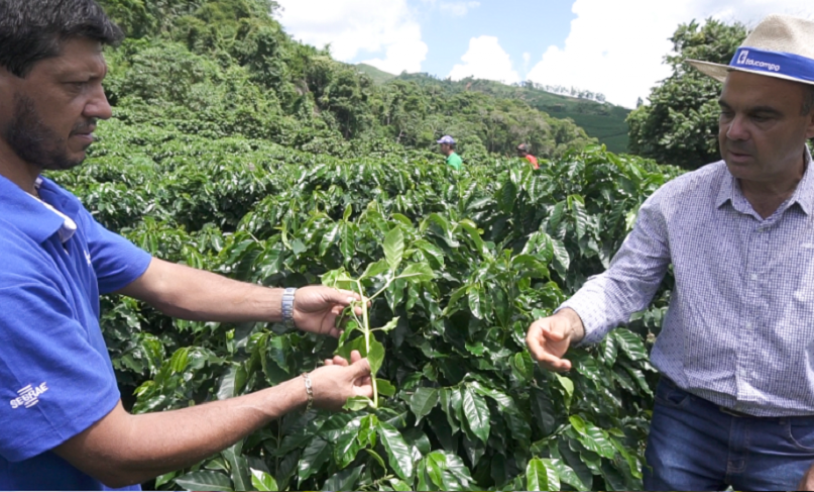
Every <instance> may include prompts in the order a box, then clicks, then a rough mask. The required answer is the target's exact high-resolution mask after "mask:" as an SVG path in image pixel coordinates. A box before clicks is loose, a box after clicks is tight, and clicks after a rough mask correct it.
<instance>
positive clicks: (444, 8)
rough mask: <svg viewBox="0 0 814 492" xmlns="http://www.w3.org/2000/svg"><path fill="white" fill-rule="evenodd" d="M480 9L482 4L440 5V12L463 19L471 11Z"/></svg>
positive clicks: (451, 3)
mask: <svg viewBox="0 0 814 492" xmlns="http://www.w3.org/2000/svg"><path fill="white" fill-rule="evenodd" d="M478 7H480V2H441V3H440V4H438V10H440V11H441V13H443V14H447V15H451V16H453V17H463V16H465V15H466V14H467V13H469V11H470V10H471V9H476V8H478Z"/></svg>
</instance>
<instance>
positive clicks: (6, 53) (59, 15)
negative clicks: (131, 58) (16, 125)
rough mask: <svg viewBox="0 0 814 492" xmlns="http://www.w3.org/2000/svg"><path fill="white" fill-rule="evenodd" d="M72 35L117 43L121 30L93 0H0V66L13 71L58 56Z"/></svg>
mask: <svg viewBox="0 0 814 492" xmlns="http://www.w3.org/2000/svg"><path fill="white" fill-rule="evenodd" d="M71 38H88V39H91V40H94V41H99V42H100V43H102V44H105V45H111V46H117V45H118V44H119V43H121V41H122V40H123V39H124V33H123V32H122V30H121V29H120V28H119V26H117V25H116V24H115V23H114V22H113V21H112V20H110V18H109V17H108V16H107V14H106V13H105V11H104V10H103V9H102V7H101V6H100V5H99V4H98V3H96V2H95V1H94V0H0V66H2V67H3V68H5V69H6V70H8V71H9V72H11V73H13V74H14V75H16V76H18V77H21V78H24V77H26V76H27V75H28V73H29V72H30V71H31V68H32V67H33V66H34V64H35V63H37V62H38V61H41V60H44V59H47V58H53V57H55V56H59V53H60V49H61V43H62V42H63V41H65V40H67V39H71Z"/></svg>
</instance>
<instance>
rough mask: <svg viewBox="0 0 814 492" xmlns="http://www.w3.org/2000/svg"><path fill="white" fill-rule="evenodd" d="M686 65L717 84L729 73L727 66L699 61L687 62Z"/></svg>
mask: <svg viewBox="0 0 814 492" xmlns="http://www.w3.org/2000/svg"><path fill="white" fill-rule="evenodd" d="M687 63H689V64H690V65H692V66H693V67H695V68H696V69H697V70H698V71H699V72H701V73H703V74H704V75H707V76H709V77H712V78H713V79H715V80H717V81H718V82H723V81H724V80H726V74H727V73H728V72H729V69H730V67H729V65H721V64H720V63H710V62H705V61H701V60H687Z"/></svg>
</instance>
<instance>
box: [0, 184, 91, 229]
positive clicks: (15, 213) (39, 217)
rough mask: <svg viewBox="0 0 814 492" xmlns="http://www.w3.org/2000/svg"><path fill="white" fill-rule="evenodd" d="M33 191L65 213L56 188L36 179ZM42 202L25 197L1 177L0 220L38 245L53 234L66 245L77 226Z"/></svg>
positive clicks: (21, 191) (29, 196) (19, 189)
mask: <svg viewBox="0 0 814 492" xmlns="http://www.w3.org/2000/svg"><path fill="white" fill-rule="evenodd" d="M36 187H37V190H38V192H39V193H40V196H41V197H43V199H44V200H47V201H48V202H51V203H54V204H55V205H57V206H60V208H63V209H65V207H64V206H63V205H64V203H63V202H62V201H61V200H59V198H60V196H59V194H58V193H57V192H56V185H54V184H52V183H50V182H49V181H48V180H44V179H42V178H37V182H36ZM52 188H53V189H52ZM44 200H41V199H39V198H37V197H35V196H33V195H30V194H28V193H26V192H25V191H23V190H22V188H20V187H19V186H17V185H16V184H14V183H12V182H11V181H9V180H8V179H6V178H5V177H3V176H0V219H2V220H4V221H6V222H8V223H10V224H11V225H13V226H14V227H16V228H17V229H19V230H20V231H22V232H23V233H24V234H25V235H27V236H29V237H30V238H31V239H33V240H34V241H36V242H37V243H38V244H41V243H43V242H44V241H45V240H47V239H48V238H50V237H51V236H53V235H54V234H58V235H59V239H60V241H61V242H62V243H65V242H67V241H68V240H69V239H71V237H73V235H74V234H75V233H76V222H75V221H74V220H73V219H71V218H70V217H68V216H67V215H66V214H65V213H63V212H60V211H59V210H57V208H56V207H55V206H54V205H52V204H51V203H48V202H46V201H44Z"/></svg>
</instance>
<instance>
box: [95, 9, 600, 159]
mask: <svg viewBox="0 0 814 492" xmlns="http://www.w3.org/2000/svg"><path fill="white" fill-rule="evenodd" d="M102 4H103V5H104V6H105V8H107V10H108V11H109V12H110V13H111V15H112V16H113V17H114V18H115V19H116V20H117V21H118V22H120V23H121V24H122V25H123V26H124V28H125V29H126V31H127V32H128V33H130V37H129V38H128V40H127V41H126V42H125V43H124V46H122V47H121V48H120V49H119V50H118V51H115V50H110V52H109V53H108V58H109V62H110V66H111V72H110V76H109V78H108V81H107V83H106V88H107V92H108V96H109V99H110V101H111V103H112V104H113V105H114V106H116V107H117V109H118V113H117V114H118V116H119V117H120V118H122V119H125V120H127V121H128V122H131V123H147V122H154V121H160V124H161V126H164V127H173V128H177V129H179V130H181V131H183V132H186V133H194V134H196V135H204V136H207V137H209V138H224V137H230V136H242V137H248V138H259V139H266V140H270V141H272V142H275V143H279V144H281V145H285V146H288V147H294V148H298V149H300V150H305V151H308V152H314V153H329V154H332V155H335V156H343V157H350V156H359V155H370V154H371V153H377V152H381V153H383V154H386V153H388V151H390V150H391V149H397V151H399V152H401V151H403V147H408V148H410V149H419V150H422V151H430V152H437V145H436V144H435V141H436V140H437V139H438V138H439V137H440V136H442V135H444V134H453V135H455V137H456V138H457V139H458V140H459V141H460V142H461V145H460V149H459V150H460V152H461V154H462V156H463V158H464V159H465V160H466V161H467V162H468V163H469V162H476V161H483V159H485V158H487V156H488V153H489V152H493V153H500V154H504V155H514V153H515V151H514V149H515V147H516V145H517V144H518V143H520V142H522V141H528V142H531V143H532V144H533V145H534V149H535V153H536V154H537V155H539V156H541V157H560V156H562V155H563V154H564V153H565V152H566V150H568V149H569V148H572V147H573V148H582V147H584V146H586V145H588V144H591V143H594V142H595V140H593V139H591V138H590V137H589V136H588V135H587V134H586V133H585V132H584V131H583V130H582V129H581V128H579V127H578V126H576V125H575V124H574V123H573V122H572V121H570V120H563V119H555V118H552V117H551V116H549V115H548V114H546V113H544V112H542V111H539V110H537V109H534V108H532V107H530V106H529V105H528V104H526V103H525V102H523V101H522V100H520V99H518V98H514V97H510V96H509V95H506V94H486V93H484V92H472V93H464V92H460V91H459V92H457V93H454V94H447V93H439V91H438V90H436V89H434V88H433V87H427V86H424V85H421V84H417V83H412V82H399V83H393V84H386V85H376V84H374V82H373V79H372V78H371V77H369V76H368V75H366V74H365V73H362V72H361V71H360V70H359V69H358V68H357V67H354V66H349V65H346V64H343V63H339V62H336V61H335V60H333V59H331V57H330V56H329V54H328V53H327V52H326V51H324V50H322V51H321V50H317V49H315V48H313V47H309V46H305V45H302V44H300V43H297V42H295V41H293V40H292V39H291V38H290V37H289V36H288V35H287V34H286V33H285V32H284V31H283V30H282V28H281V26H280V24H279V23H278V22H277V21H276V20H274V18H273V17H272V16H271V15H270V14H271V13H272V12H273V11H274V9H275V8H276V3H274V2H271V1H269V0H195V1H192V2H180V1H177V0H103V1H102ZM379 75H380V74H379ZM374 76H377V77H378V75H376V74H375V73H374ZM446 96H449V97H446ZM439 160H440V157H439Z"/></svg>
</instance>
